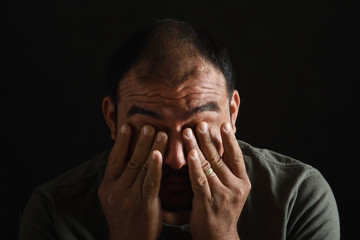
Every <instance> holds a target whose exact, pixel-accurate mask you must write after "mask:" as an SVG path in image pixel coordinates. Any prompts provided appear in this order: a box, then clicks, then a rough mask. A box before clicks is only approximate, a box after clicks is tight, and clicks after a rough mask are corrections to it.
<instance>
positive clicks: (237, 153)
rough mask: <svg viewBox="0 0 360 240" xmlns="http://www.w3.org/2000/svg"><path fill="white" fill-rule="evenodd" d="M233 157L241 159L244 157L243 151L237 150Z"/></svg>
mask: <svg viewBox="0 0 360 240" xmlns="http://www.w3.org/2000/svg"><path fill="white" fill-rule="evenodd" d="M233 159H236V160H240V159H243V154H242V152H241V151H236V152H235V153H234V155H233Z"/></svg>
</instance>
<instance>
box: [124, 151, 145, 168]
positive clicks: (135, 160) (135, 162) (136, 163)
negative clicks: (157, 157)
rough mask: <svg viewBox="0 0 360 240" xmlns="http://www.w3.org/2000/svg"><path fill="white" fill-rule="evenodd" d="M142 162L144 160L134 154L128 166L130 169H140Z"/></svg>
mask: <svg viewBox="0 0 360 240" xmlns="http://www.w3.org/2000/svg"><path fill="white" fill-rule="evenodd" d="M141 162H142V160H141V159H140V157H139V156H137V155H133V156H132V157H131V159H130V161H129V162H128V163H127V165H126V168H127V170H129V171H139V170H140V168H141Z"/></svg>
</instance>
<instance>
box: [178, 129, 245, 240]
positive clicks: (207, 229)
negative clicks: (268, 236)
mask: <svg viewBox="0 0 360 240" xmlns="http://www.w3.org/2000/svg"><path fill="white" fill-rule="evenodd" d="M220 132H221V137H222V141H223V148H224V155H223V158H222V157H221V156H220V154H219V153H218V151H217V149H216V147H215V145H214V144H213V142H212V140H211V136H210V132H209V129H208V125H207V124H206V123H205V122H202V123H199V124H198V125H197V127H196V136H197V140H198V142H199V145H198V143H197V141H196V139H195V137H194V134H193V133H192V131H191V129H185V130H184V132H183V139H184V142H185V145H186V148H187V150H188V152H189V153H188V165H189V175H190V180H191V186H192V189H193V192H194V198H193V209H192V211H191V216H190V231H191V233H192V236H193V238H194V239H239V235H238V233H237V222H238V220H239V217H240V214H241V211H242V209H243V206H244V204H245V201H246V198H247V196H248V194H249V191H250V188H251V184H250V180H249V178H248V176H247V173H246V169H245V163H244V159H243V155H242V152H241V149H240V147H239V145H238V143H237V140H236V138H235V135H234V133H233V132H232V130H231V127H230V125H228V124H226V123H225V124H222V126H221V128H220ZM210 167H211V168H212V169H213V170H214V171H213V172H212V173H210V174H209V175H208V176H206V175H205V173H204V172H206V171H207V170H209V169H210Z"/></svg>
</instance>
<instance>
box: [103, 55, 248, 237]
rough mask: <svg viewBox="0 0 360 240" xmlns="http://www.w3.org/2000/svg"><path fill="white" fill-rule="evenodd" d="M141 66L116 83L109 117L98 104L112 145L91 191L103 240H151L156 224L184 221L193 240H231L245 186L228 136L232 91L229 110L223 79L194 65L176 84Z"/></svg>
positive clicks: (235, 100)
mask: <svg viewBox="0 0 360 240" xmlns="http://www.w3.org/2000/svg"><path fill="white" fill-rule="evenodd" d="M141 67H142V66H138V67H134V68H133V69H132V70H130V72H129V73H128V74H127V75H126V76H125V77H124V78H125V79H123V80H122V82H121V84H120V86H119V93H120V96H121V97H120V100H119V102H118V104H117V107H118V111H117V113H118V114H117V116H116V117H115V112H116V111H115V107H116V105H115V104H114V103H113V101H112V99H111V98H110V97H106V98H105V99H104V101H103V112H104V116H105V119H106V122H107V124H108V126H109V128H110V131H111V137H112V138H113V139H114V140H115V144H114V147H113V149H112V151H111V154H110V156H109V160H108V164H107V167H106V170H105V176H104V179H103V182H102V184H101V186H100V188H99V191H98V195H99V199H100V201H101V205H102V208H103V212H104V214H105V216H106V219H107V221H108V225H109V231H110V239H157V238H158V236H159V234H160V232H161V226H162V222H166V223H168V224H173V225H179V224H184V223H189V224H190V230H191V234H192V236H193V238H194V239H238V238H239V237H238V233H237V221H238V218H239V216H240V214H241V210H242V208H243V205H244V203H245V201H246V198H247V195H248V193H249V191H250V186H251V185H250V181H249V179H248V176H247V174H246V170H245V164H244V161H243V157H242V153H241V149H240V148H239V146H238V144H237V141H236V138H235V135H234V133H235V131H236V128H235V122H236V118H237V114H238V109H239V105H240V99H239V95H238V93H237V91H234V92H233V95H232V96H231V99H230V104H229V96H228V95H227V88H226V82H225V79H224V76H223V75H222V73H221V72H219V71H218V70H217V69H216V68H214V67H213V66H212V65H211V64H209V63H207V62H206V61H203V60H201V59H200V60H198V61H197V62H196V64H194V65H192V66H191V71H190V70H189V71H186V69H185V70H184V71H183V72H184V74H183V77H182V79H183V80H182V81H181V82H177V84H173V83H172V82H171V80H170V79H169V78H168V77H167V76H168V75H167V74H166V69H165V70H164V71H161V72H158V73H157V74H156V76H154V75H153V74H152V75H151V76H149V75H146V70H144V69H143V68H141ZM149 78H152V81H151V82H149V81H144V79H149ZM229 105H230V107H229ZM230 111H231V117H230ZM210 166H211V167H212V168H213V169H214V172H213V173H211V174H210V175H208V176H206V175H205V174H204V171H206V170H208V169H209V168H210ZM139 227H141V229H142V231H138V228H139Z"/></svg>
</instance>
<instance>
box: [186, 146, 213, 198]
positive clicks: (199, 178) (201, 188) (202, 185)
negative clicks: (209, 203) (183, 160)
mask: <svg viewBox="0 0 360 240" xmlns="http://www.w3.org/2000/svg"><path fill="white" fill-rule="evenodd" d="M188 165H189V176H190V181H191V188H192V190H193V192H194V195H195V196H201V197H203V198H207V199H210V198H211V191H210V186H209V182H208V178H207V177H206V176H205V174H204V171H203V168H202V166H201V161H200V157H199V154H198V152H197V151H196V150H195V149H193V150H191V151H190V152H189V154H188Z"/></svg>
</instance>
